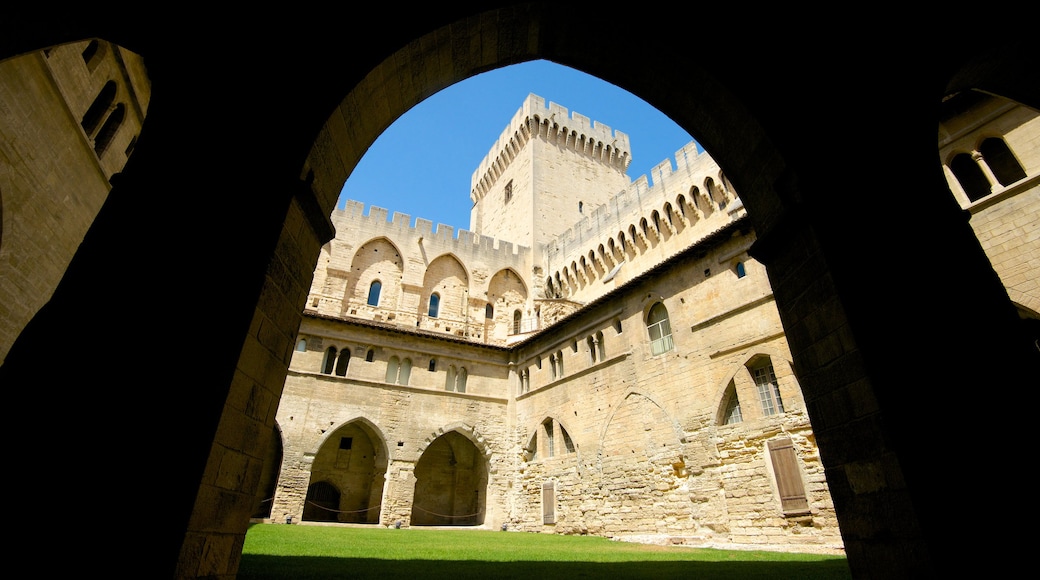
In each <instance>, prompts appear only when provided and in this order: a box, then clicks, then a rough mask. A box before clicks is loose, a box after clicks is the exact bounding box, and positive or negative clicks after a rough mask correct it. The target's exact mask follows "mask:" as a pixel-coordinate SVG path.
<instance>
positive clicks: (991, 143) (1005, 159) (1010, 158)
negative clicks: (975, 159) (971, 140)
mask: <svg viewBox="0 0 1040 580" xmlns="http://www.w3.org/2000/svg"><path fill="white" fill-rule="evenodd" d="M979 153H982V159H983V160H985V161H986V165H988V166H989V169H990V171H992V172H993V176H994V177H996V178H997V181H999V182H1000V184H1001V185H1003V186H1004V187H1007V186H1009V185H1011V184H1012V183H1015V182H1016V181H1018V180H1020V179H1025V177H1026V172H1025V171H1023V170H1022V165H1020V164H1019V163H1018V159H1015V154H1014V153H1012V152H1011V149H1008V146H1007V143H1005V142H1004V140H1003V139H1001V138H1000V137H990V138H989V139H986V140H985V141H983V142H982V144H981V145H979Z"/></svg>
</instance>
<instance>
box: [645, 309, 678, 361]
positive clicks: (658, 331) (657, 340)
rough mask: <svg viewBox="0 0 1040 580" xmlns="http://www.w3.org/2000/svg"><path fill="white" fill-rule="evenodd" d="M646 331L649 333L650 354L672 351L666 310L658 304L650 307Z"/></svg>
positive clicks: (670, 331) (670, 329)
mask: <svg viewBox="0 0 1040 580" xmlns="http://www.w3.org/2000/svg"><path fill="white" fill-rule="evenodd" d="M646 329H647V331H649V333H650V352H651V353H652V354H654V355H655V356H656V355H659V354H662V353H665V352H668V351H670V350H672V347H673V346H674V345H673V344H672V327H671V325H670V324H669V322H668V309H666V308H665V307H664V304H663V303H661V302H658V303H656V304H654V305H653V306H652V307H650V313H649V314H648V315H647V317H646Z"/></svg>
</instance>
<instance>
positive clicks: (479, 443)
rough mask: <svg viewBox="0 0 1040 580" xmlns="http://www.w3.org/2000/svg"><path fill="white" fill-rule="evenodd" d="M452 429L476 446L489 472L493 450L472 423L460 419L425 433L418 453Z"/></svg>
mask: <svg viewBox="0 0 1040 580" xmlns="http://www.w3.org/2000/svg"><path fill="white" fill-rule="evenodd" d="M452 431H455V432H456V433H458V434H459V435H462V436H463V437H465V438H466V439H469V441H470V442H471V443H473V445H474V446H476V448H477V449H478V450H479V451H480V454H481V455H482V456H483V457H484V461H485V462H486V463H487V464H488V473H491V471H492V469H491V461H490V460H491V456H492V455H493V454H494V452H493V451H492V450H491V447H490V446H489V445H488V443H487V440H486V439H485V438H484V436H483V435H482V434H480V433H479V432H477V430H476V428H475V427H473V425H470V424H469V423H465V422H462V421H456V422H454V423H448V424H447V425H445V426H443V427H441V428H439V429H437V431H435V432H433V433H431V434H429V435H427V436H426V438H425V439H423V441H422V443H420V444H419V455H420V456H422V454H423V453H424V452H425V451H426V449H427V448H428V447H429V446H430V444H432V443H433V442H434V441H436V440H437V439H439V438H440V437H442V436H443V435H445V434H447V433H450V432H452Z"/></svg>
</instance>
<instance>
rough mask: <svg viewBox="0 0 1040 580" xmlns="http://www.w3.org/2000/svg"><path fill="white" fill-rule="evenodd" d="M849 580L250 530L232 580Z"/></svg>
mask: <svg viewBox="0 0 1040 580" xmlns="http://www.w3.org/2000/svg"><path fill="white" fill-rule="evenodd" d="M395 577H396V578H423V579H431V580H436V579H441V578H444V579H452V580H460V579H465V578H480V579H487V578H495V579H503V580H505V579H511V578H516V579H521V578H523V579H528V578H539V577H541V578H546V577H548V578H556V577H564V578H611V579H612V580H620V579H636V578H640V579H641V578H646V579H650V578H653V579H655V580H661V579H664V578H712V579H726V578H732V579H754V578H769V579H774V580H775V579H783V578H798V579H803V580H804V579H836V580H845V579H848V578H851V574H850V572H849V567H848V563H847V561H846V559H845V558H844V557H843V556H832V555H831V556H828V555H818V554H780V553H772V552H761V551H757V552H750V551H747V552H745V551H726V550H714V549H701V548H687V547H672V546H652V545H645V544H634V543H628V542H612V541H610V540H608V539H606V538H598V537H591V536H559V535H551V534H529V533H502V532H492V531H486V530H417V529H406V530H387V529H383V528H346V527H324V526H285V525H273V524H269V525H259V526H257V525H254V526H253V527H251V528H250V531H249V533H248V534H247V536H246V542H245V546H244V549H243V554H242V561H241V564H240V566H239V573H238V579H239V580H275V579H290V578H291V579H294V580H311V579H332V578H358V579H360V578H380V579H385V578H395Z"/></svg>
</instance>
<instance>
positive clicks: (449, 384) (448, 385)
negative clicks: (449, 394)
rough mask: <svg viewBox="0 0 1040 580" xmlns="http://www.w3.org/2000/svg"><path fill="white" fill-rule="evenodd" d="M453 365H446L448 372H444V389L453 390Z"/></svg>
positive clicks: (454, 372)
mask: <svg viewBox="0 0 1040 580" xmlns="http://www.w3.org/2000/svg"><path fill="white" fill-rule="evenodd" d="M456 372H457V371H456V370H455V365H448V372H446V373H444V390H445V391H454V390H455V374H456Z"/></svg>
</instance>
